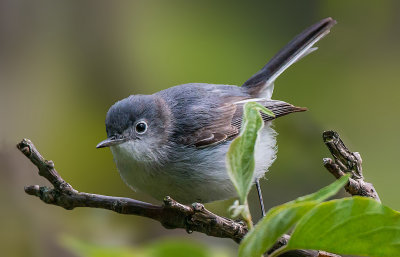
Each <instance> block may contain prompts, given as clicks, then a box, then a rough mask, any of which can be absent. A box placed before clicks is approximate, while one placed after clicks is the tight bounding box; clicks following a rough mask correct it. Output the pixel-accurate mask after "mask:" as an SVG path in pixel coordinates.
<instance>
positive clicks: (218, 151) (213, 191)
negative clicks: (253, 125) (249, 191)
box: [111, 124, 277, 203]
mask: <svg viewBox="0 0 400 257" xmlns="http://www.w3.org/2000/svg"><path fill="white" fill-rule="evenodd" d="M275 136H276V132H275V131H274V130H273V129H272V128H271V127H270V125H269V124H266V126H265V127H264V128H263V129H262V131H261V132H260V136H259V138H258V141H257V144H256V151H255V161H256V166H255V174H254V178H261V177H263V176H264V174H265V172H266V171H267V170H268V168H269V167H270V166H271V164H272V163H273V162H274V160H275V158H276V150H277V149H276V139H275ZM134 144H135V143H134V142H132V141H128V142H125V143H123V144H121V145H118V146H113V147H111V151H112V153H113V155H114V160H115V162H116V164H117V167H118V170H119V172H120V174H121V177H122V179H123V180H124V181H125V183H126V184H128V185H129V186H130V187H131V188H132V189H134V190H136V189H138V190H140V191H142V192H144V193H147V194H149V195H151V196H153V197H154V198H156V199H158V200H161V199H163V198H164V197H165V196H167V195H168V196H171V197H172V198H173V199H175V200H177V201H180V202H182V203H193V202H203V203H205V202H211V201H216V200H223V199H228V198H232V197H235V196H236V191H235V189H234V187H233V185H232V183H231V181H230V179H229V176H228V174H227V172H226V166H225V155H226V152H227V151H228V148H229V144H230V142H225V143H222V144H219V145H216V146H213V147H207V148H204V149H196V148H194V147H183V146H177V147H176V148H174V149H171V150H172V151H173V152H174V154H173V158H170V159H169V160H168V161H167V162H164V163H163V164H160V163H159V162H157V161H155V162H152V161H151V160H149V159H147V160H145V161H137V160H142V159H140V157H139V156H137V155H138V153H137V152H136V153H135V150H133V149H137V147H136V146H135V145H134ZM142 149H143V148H142ZM160 152H163V151H160ZM155 155H157V154H155ZM141 157H143V156H141Z"/></svg>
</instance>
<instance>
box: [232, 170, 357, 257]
mask: <svg viewBox="0 0 400 257" xmlns="http://www.w3.org/2000/svg"><path fill="white" fill-rule="evenodd" d="M348 179H349V175H346V176H343V177H342V178H340V179H338V180H336V181H335V182H333V183H332V184H330V185H329V186H326V187H324V188H322V189H320V190H319V191H317V192H315V193H313V194H310V195H307V196H303V197H300V198H298V199H296V200H294V201H291V202H288V203H285V204H283V205H280V206H277V207H274V208H272V209H271V210H270V211H269V212H268V213H267V214H266V216H265V217H264V218H263V219H262V220H261V221H259V222H258V224H257V225H256V226H255V227H254V229H253V230H250V231H249V232H248V233H247V235H246V236H245V238H244V239H243V240H242V242H241V244H240V247H239V256H240V257H249V256H261V255H262V254H263V253H265V252H266V251H267V250H268V249H270V248H271V247H272V246H273V245H274V244H275V242H276V241H277V240H278V239H279V237H281V236H282V235H283V234H284V233H285V232H287V231H288V230H289V229H290V228H291V227H292V226H293V225H294V224H295V223H296V222H297V221H298V220H299V219H301V217H303V216H304V215H305V214H306V213H307V212H309V211H310V210H311V209H312V208H314V207H315V206H317V205H318V204H319V203H320V202H322V201H324V200H325V199H327V198H329V197H331V196H333V195H335V194H336V193H337V192H338V191H339V190H340V189H341V188H342V187H343V186H344V185H345V184H346V183H347V181H348Z"/></svg>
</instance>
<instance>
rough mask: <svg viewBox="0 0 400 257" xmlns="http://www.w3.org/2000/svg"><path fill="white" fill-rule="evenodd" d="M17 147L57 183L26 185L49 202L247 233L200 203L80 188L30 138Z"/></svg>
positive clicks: (237, 236)
mask: <svg viewBox="0 0 400 257" xmlns="http://www.w3.org/2000/svg"><path fill="white" fill-rule="evenodd" d="M17 148H18V149H19V150H20V151H21V152H22V153H23V154H24V155H25V156H26V157H27V158H28V159H29V160H30V161H31V162H32V163H33V164H35V165H36V166H37V167H38V169H39V175H40V176H42V177H44V178H46V179H47V180H48V181H49V182H50V183H51V184H52V185H53V187H54V188H48V187H40V186H38V185H35V186H27V187H25V192H26V193H28V194H30V195H34V196H37V197H39V198H40V199H41V200H42V201H43V202H45V203H47V204H53V205H57V206H60V207H63V208H65V209H67V210H72V209H74V208H76V207H91V208H102V209H107V210H111V211H115V212H118V213H121V214H132V215H138V216H142V217H147V218H150V219H153V220H157V221H159V222H160V223H161V224H162V225H163V226H164V227H165V228H168V229H172V228H184V229H185V230H186V231H188V232H192V231H197V232H201V233H204V234H207V235H209V236H215V237H222V238H231V239H233V240H234V241H235V242H240V240H241V239H242V238H243V236H244V235H245V234H246V233H247V228H246V226H245V225H244V224H242V223H240V222H236V221H234V220H231V219H228V218H224V217H220V216H218V215H216V214H214V213H212V212H210V211H208V210H207V209H205V208H204V206H203V205H202V204H199V203H195V204H193V205H192V206H191V207H189V206H186V205H182V204H180V203H178V202H176V201H174V200H173V199H172V198H170V197H168V196H167V197H166V198H165V199H164V204H163V205H162V206H157V205H153V204H150V203H145V202H141V201H137V200H134V199H130V198H123V197H114V196H105V195H97V194H89V193H83V192H78V191H77V190H75V189H74V188H73V187H72V186H71V185H70V184H68V183H67V182H65V181H64V180H63V179H62V178H61V176H60V175H59V174H58V172H57V171H56V170H55V169H54V163H53V162H52V161H47V160H45V159H44V158H43V157H42V155H41V154H40V153H39V151H38V150H37V149H36V147H35V146H34V145H33V143H32V142H31V141H30V140H28V139H24V140H22V141H21V142H20V143H19V144H18V145H17Z"/></svg>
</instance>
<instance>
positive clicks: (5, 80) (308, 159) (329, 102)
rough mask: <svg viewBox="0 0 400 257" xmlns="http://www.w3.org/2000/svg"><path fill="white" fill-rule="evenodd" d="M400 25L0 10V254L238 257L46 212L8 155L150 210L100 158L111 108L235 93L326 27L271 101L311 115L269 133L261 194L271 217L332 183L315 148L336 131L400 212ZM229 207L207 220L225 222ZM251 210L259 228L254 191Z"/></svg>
mask: <svg viewBox="0 0 400 257" xmlns="http://www.w3.org/2000/svg"><path fill="white" fill-rule="evenodd" d="M399 12H400V2H399V1H395V0H392V1H361V0H358V1H344V0H343V1H316V0H315V1H289V0H283V1H282V0H281V1H263V2H246V3H245V2H241V3H235V2H233V1H223V2H222V1H161V0H159V1H127V2H123V1H15V0H1V1H0V201H1V207H0V208H1V211H0V228H1V230H0V249H1V252H2V255H3V256H43V257H47V256H60V257H61V256H65V257H67V256H76V255H75V254H76V252H74V251H71V250H68V249H67V248H69V247H67V248H66V247H64V246H65V245H68V244H65V243H60V238H64V237H65V236H66V237H68V238H74V239H73V240H75V239H76V240H83V241H85V242H89V243H93V244H98V245H103V246H124V247H133V248H135V247H139V248H140V247H142V246H143V245H149V244H153V243H157V242H159V240H166V239H168V240H173V239H176V240H181V239H182V238H185V240H189V241H190V242H192V243H193V242H195V243H201V244H202V245H204V247H205V246H207V247H211V248H212V249H213V251H217V252H219V253H221V256H224V255H227V256H229V255H230V253H234V252H235V250H236V247H237V246H236V244H235V243H233V241H232V242H231V240H228V239H215V238H211V237H207V236H205V235H202V234H199V233H193V234H191V235H187V234H186V232H185V231H183V230H166V229H164V228H163V227H161V225H160V224H159V223H157V222H154V221H151V220H148V219H145V218H140V217H135V216H127V215H119V214H115V213H112V212H109V211H104V210H95V209H76V210H73V211H66V210H63V209H61V208H58V207H54V206H49V205H45V204H43V203H41V202H40V201H39V200H38V199H36V198H33V197H30V196H28V195H26V194H25V193H24V191H23V187H24V186H25V185H30V184H40V185H43V184H48V183H46V182H45V181H44V179H42V178H40V177H39V176H38V175H37V172H36V168H35V167H34V166H33V165H32V164H31V163H30V162H29V161H28V160H27V159H26V158H25V157H24V156H23V155H22V154H21V153H19V152H18V150H17V149H16V148H15V144H16V143H17V142H18V141H19V140H20V139H22V138H24V137H25V138H30V139H31V140H32V141H33V142H34V143H35V144H36V146H37V147H38V149H39V150H40V151H41V153H42V154H43V155H44V156H45V157H46V158H49V159H52V160H54V162H55V164H56V168H57V170H58V171H59V172H60V173H61V175H62V176H63V178H64V179H65V180H67V181H68V182H69V183H71V184H72V185H73V186H74V187H75V188H76V189H77V190H80V191H85V192H93V193H98V194H108V195H116V196H126V197H134V198H137V199H140V200H144V201H150V202H153V203H156V201H154V200H153V199H151V198H149V197H148V196H146V195H143V194H140V193H135V192H132V191H131V190H130V189H129V188H128V187H127V186H125V185H124V184H123V182H122V180H121V179H120V177H119V175H118V172H117V170H116V168H115V165H114V163H113V160H112V156H111V153H110V152H109V150H104V149H101V150H97V149H96V148H95V145H96V144H97V143H98V142H99V141H101V140H102V139H104V138H105V136H106V135H105V126H104V119H105V114H106V112H107V110H108V108H109V107H110V106H111V105H112V104H113V103H114V102H115V101H117V100H119V99H122V98H125V97H127V96H128V95H130V94H151V93H154V92H156V91H159V90H162V89H165V88H168V87H171V86H174V85H177V84H183V83H188V82H206V83H219V84H235V85H241V84H242V83H243V82H244V81H246V80H247V79H248V78H249V77H250V76H251V75H252V74H254V73H255V72H256V71H258V70H259V69H260V68H261V67H262V66H263V65H264V64H265V63H266V62H267V60H268V59H269V58H271V57H272V56H273V55H274V54H275V53H276V52H277V51H278V50H279V49H280V48H281V47H283V46H284V45H285V44H286V43H287V42H288V41H289V40H291V39H292V38H293V37H294V36H295V35H296V34H298V33H299V32H301V31H302V30H303V29H305V28H306V27H308V26H309V25H311V24H313V23H314V22H316V21H318V20H320V19H322V18H325V17H328V16H331V17H333V18H334V19H336V20H337V21H338V24H337V25H336V26H335V27H334V28H333V29H332V31H331V33H330V34H329V35H328V36H327V37H326V38H324V39H323V40H322V41H321V42H320V43H319V44H318V46H319V50H318V51H317V52H315V53H313V54H311V55H310V56H307V57H306V58H304V59H302V60H301V61H300V62H299V63H296V64H295V65H294V66H293V67H291V68H290V69H289V70H288V71H287V72H285V73H284V74H283V76H281V77H280V78H279V79H278V80H277V82H276V86H275V93H274V97H273V98H274V99H281V100H285V101H288V102H290V103H293V104H296V105H299V106H307V107H308V108H309V111H308V112H306V113H301V114H295V115H290V116H287V117H284V118H281V119H279V120H277V121H276V122H275V124H276V129H277V131H278V132H279V134H280V135H279V137H278V144H279V152H278V159H277V161H276V162H275V163H274V165H273V166H272V167H271V169H270V172H269V173H268V174H267V176H266V178H267V179H266V180H264V181H262V187H263V191H264V198H265V202H266V205H267V207H271V206H274V205H277V204H279V203H283V202H286V201H288V200H291V199H293V198H295V197H297V196H300V195H304V194H306V193H311V192H313V191H315V190H317V189H318V188H320V187H322V186H324V185H327V184H328V183H330V182H332V181H333V177H331V175H330V174H329V173H328V172H326V171H325V170H324V168H323V167H322V158H323V157H327V156H329V153H328V151H327V149H326V148H325V146H324V144H323V142H322V140H321V133H322V132H323V131H324V130H328V129H333V130H337V131H338V132H339V133H340V134H341V136H342V138H343V139H344V141H345V143H347V145H348V146H349V147H350V149H351V150H353V151H359V152H360V153H361V155H362V157H363V160H364V166H363V167H364V172H365V176H366V179H367V180H368V181H369V182H372V183H373V184H374V185H375V187H376V189H377V190H378V192H379V194H380V196H381V199H382V200H383V202H384V203H385V204H386V205H389V206H390V207H392V208H394V209H397V210H399V209H400V200H399V198H398V195H399V190H398V183H399V181H400V172H398V171H397V169H398V165H397V158H398V155H399V150H398V146H399V143H400V140H399V136H398V131H399V126H400V120H399V118H398V114H396V110H398V109H399V107H400V101H399V93H400V87H399V85H400V77H399V73H398V72H399V71H400V60H399V58H400V33H399V32H400V31H399V27H400V16H399V15H398V14H399ZM231 202H232V201H225V202H217V203H213V204H209V205H207V207H208V208H209V209H211V210H213V211H215V212H217V213H219V214H221V215H227V211H226V210H227V208H228V206H229V205H230V204H231ZM251 206H252V211H253V213H254V216H255V217H256V219H257V217H258V216H259V209H258V208H259V207H258V203H257V201H256V193H255V192H254V190H253V191H252V193H251ZM73 240H72V241H73ZM64 241H65V240H61V242H64ZM67 241H68V240H67ZM181 242H182V244H184V243H183V242H186V241H181ZM78 244H79V243H78ZM199 256H202V255H199Z"/></svg>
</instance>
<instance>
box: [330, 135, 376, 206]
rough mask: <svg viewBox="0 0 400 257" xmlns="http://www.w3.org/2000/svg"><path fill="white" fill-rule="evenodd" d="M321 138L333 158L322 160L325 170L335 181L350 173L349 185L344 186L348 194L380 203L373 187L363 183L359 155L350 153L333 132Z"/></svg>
mask: <svg viewBox="0 0 400 257" xmlns="http://www.w3.org/2000/svg"><path fill="white" fill-rule="evenodd" d="M322 138H323V140H324V142H325V144H326V146H327V147H328V149H329V151H330V152H331V154H332V156H333V159H331V158H324V160H323V161H324V166H325V168H326V169H327V170H328V171H329V172H330V173H331V174H332V175H333V176H334V177H335V178H336V179H338V178H340V177H342V176H344V175H345V174H346V173H351V178H350V179H349V183H348V184H347V185H346V186H345V189H346V191H347V192H348V193H349V194H351V195H359V196H365V197H370V198H373V199H375V200H377V201H379V202H380V199H379V196H378V193H377V192H376V190H375V188H374V186H373V185H372V184H371V183H368V182H365V181H364V175H363V171H362V165H361V164H362V159H361V155H360V154H359V153H358V152H350V151H349V149H348V148H347V147H346V145H345V144H344V143H343V141H342V140H341V139H340V137H339V134H338V133H337V132H335V131H325V132H324V133H323V135H322Z"/></svg>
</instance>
